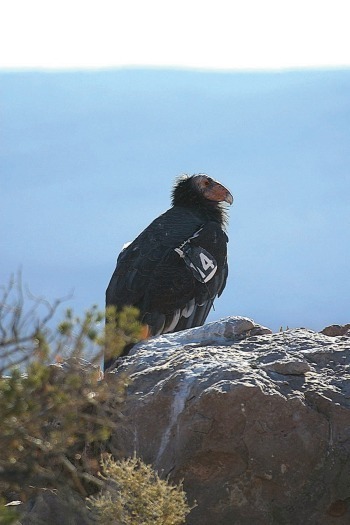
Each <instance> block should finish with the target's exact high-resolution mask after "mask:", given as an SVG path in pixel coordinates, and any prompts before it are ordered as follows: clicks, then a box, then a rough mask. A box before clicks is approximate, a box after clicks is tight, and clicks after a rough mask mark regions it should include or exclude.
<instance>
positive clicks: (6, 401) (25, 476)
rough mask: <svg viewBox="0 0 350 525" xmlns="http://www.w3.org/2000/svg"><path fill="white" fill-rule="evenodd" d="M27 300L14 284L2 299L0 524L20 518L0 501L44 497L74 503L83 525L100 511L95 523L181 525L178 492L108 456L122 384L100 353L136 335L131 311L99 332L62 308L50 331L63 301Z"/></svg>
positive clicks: (97, 315) (93, 314) (114, 350)
mask: <svg viewBox="0 0 350 525" xmlns="http://www.w3.org/2000/svg"><path fill="white" fill-rule="evenodd" d="M26 298H28V301H29V303H28V304H27V303H26V301H25V294H24V292H23V287H22V285H21V282H20V280H18V281H17V282H16V281H15V280H14V279H13V280H12V281H11V282H10V283H9V285H8V286H6V287H4V288H3V289H2V297H1V298H0V421H1V435H0V523H8V524H10V523H14V522H15V520H16V519H18V513H17V512H14V508H13V507H11V506H10V507H9V506H6V503H7V504H8V503H9V502H11V501H13V500H19V501H21V502H23V503H25V502H27V501H28V500H31V499H32V498H35V497H37V496H38V495H39V494H42V493H43V492H45V491H50V492H51V493H52V494H56V495H57V496H61V497H62V498H64V500H65V502H71V504H72V506H73V505H74V506H77V505H78V506H79V511H80V512H81V513H82V514H83V515H84V516H86V520H87V522H88V520H89V519H91V517H92V516H93V515H94V514H98V515H99V517H100V518H99V521H98V522H99V523H110V524H113V523H118V524H135V525H136V524H138V523H140V524H141V523H143V524H144V525H147V524H148V523H151V521H150V520H151V519H152V523H154V524H161V523H162V524H163V523H164V525H168V524H169V525H170V524H174V525H175V524H179V523H183V520H184V516H185V515H186V513H188V512H189V508H188V506H187V504H186V498H185V494H184V493H183V491H182V488H181V486H179V487H175V486H172V485H170V484H169V483H168V482H167V481H164V480H161V479H160V478H159V477H158V475H157V474H156V473H155V472H153V471H152V469H151V467H149V466H146V465H144V464H143V463H142V462H141V461H140V460H138V459H137V458H133V459H128V460H124V461H119V462H116V461H114V459H113V457H112V456H111V455H110V454H109V453H110V452H112V453H114V454H117V451H114V450H110V446H109V437H110V435H111V433H112V432H113V433H114V434H117V433H118V427H119V426H120V425H121V424H122V422H121V418H120V404H121V402H122V400H123V398H124V396H125V386H126V385H127V382H128V378H127V377H125V376H124V377H122V378H119V379H118V380H117V381H116V380H113V379H111V380H110V381H106V380H103V374H102V373H101V369H100V363H101V359H102V356H103V351H104V349H105V348H106V349H107V352H108V355H110V356H112V355H115V356H117V355H118V354H119V353H120V352H121V350H122V348H123V346H124V345H125V344H128V343H130V342H135V341H137V340H138V339H139V338H140V334H141V333H142V332H141V331H142V326H141V325H140V323H139V322H138V320H137V311H135V309H133V308H127V309H125V310H124V311H123V312H118V313H116V312H115V311H113V309H109V310H108V311H107V313H106V316H107V320H108V323H107V329H106V330H104V329H103V328H104V318H105V316H104V314H102V313H101V312H99V311H98V309H97V308H96V307H93V308H92V309H90V310H89V311H87V312H86V313H85V315H84V316H82V317H78V316H74V315H73V312H72V311H71V310H67V311H66V313H65V315H64V317H63V320H62V321H61V322H60V323H59V324H58V325H57V326H55V325H54V323H53V321H54V316H55V315H56V314H57V311H58V309H59V307H61V305H62V301H56V302H55V303H54V304H53V305H51V304H49V303H48V302H47V301H45V300H43V299H37V298H34V297H33V296H31V295H30V294H26ZM52 326H54V327H52ZM86 356H88V359H89V361H86V360H85V358H86ZM52 363H53V364H52ZM106 454H107V455H106ZM101 457H102V460H101ZM101 461H102V469H103V475H100V473H99V471H100V468H101V466H100V465H101ZM127 494H130V498H127V497H126V495H127ZM88 497H89V499H88V500H87V498H88ZM87 501H88V502H89V504H88V505H86V502H87ZM107 507H108V508H107ZM151 507H152V508H153V507H154V509H155V510H152V511H150V510H149V509H150V508H151ZM111 509H112V510H113V512H112V510H111ZM147 509H148V510H147ZM111 512H112V514H111ZM139 512H140V513H141V514H140V517H138V513H139ZM147 513H148V514H147ZM106 516H109V517H108V520H109V521H106V520H107V518H106ZM141 516H142V518H141ZM151 516H152V517H151ZM147 519H148V520H149V521H147ZM101 520H105V521H101ZM162 520H163V521H162ZM181 520H182V521H181ZM62 525H64V523H63V524H62Z"/></svg>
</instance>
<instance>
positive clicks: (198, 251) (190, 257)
mask: <svg viewBox="0 0 350 525" xmlns="http://www.w3.org/2000/svg"><path fill="white" fill-rule="evenodd" d="M175 251H176V253H178V254H179V255H180V257H182V258H183V259H184V261H185V263H186V265H187V266H188V268H190V270H191V271H192V273H193V275H194V277H195V278H196V279H197V281H199V282H201V283H207V282H208V281H210V279H211V278H212V277H214V275H215V272H216V270H217V269H218V265H217V262H216V260H215V259H214V257H213V256H212V255H211V254H210V253H209V252H207V250H205V249H204V248H201V247H200V246H191V244H190V243H189V242H186V243H184V244H183V245H181V247H180V248H175Z"/></svg>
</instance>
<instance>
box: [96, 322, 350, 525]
mask: <svg viewBox="0 0 350 525" xmlns="http://www.w3.org/2000/svg"><path fill="white" fill-rule="evenodd" d="M125 372H127V373H128V374H130V376H131V380H132V381H131V383H130V384H129V386H128V395H127V398H126V401H125V404H124V407H123V414H124V416H125V419H124V424H123V429H122V431H120V432H118V433H117V434H116V436H114V437H113V439H112V443H111V445H112V447H113V449H114V450H119V451H120V454H121V455H124V456H130V455H133V454H134V452H136V454H137V455H139V456H140V457H142V459H143V460H144V461H146V462H147V463H151V464H152V465H153V466H154V467H155V468H156V469H157V470H158V471H160V472H162V473H163V475H164V476H167V475H170V478H171V479H172V480H174V481H179V480H181V479H183V480H184V488H185V490H186V492H187V495H188V498H189V501H190V502H193V501H194V500H196V501H197V507H196V508H195V509H194V510H193V511H192V512H191V513H190V515H189V517H188V520H187V523H188V524H189V525H255V524H256V525H258V524H259V525H270V524H276V525H283V524H291V525H304V524H308V525H333V524H334V525H338V524H339V525H345V524H347V525H348V524H349V523H350V380H349V379H350V341H349V339H347V338H344V337H337V336H335V337H329V336H327V335H324V334H322V333H316V332H313V331H311V330H306V329H293V330H287V331H285V332H279V333H276V334H272V333H271V330H269V329H267V328H265V327H262V326H259V325H257V324H256V323H254V322H253V321H252V320H250V319H246V318H236V317H231V318H227V319H223V320H222V321H219V322H216V323H208V324H207V325H205V326H204V327H200V328H194V329H191V330H187V331H184V332H180V333H177V334H167V335H162V336H161V337H158V338H153V339H150V340H149V341H147V342H144V343H140V344H139V345H137V346H136V347H135V348H134V349H133V351H132V355H129V356H128V357H126V358H123V359H121V360H120V366H119V367H118V368H117V369H116V370H114V371H113V372H111V373H108V374H107V375H106V378H108V380H109V381H113V380H114V378H116V377H118V376H120V375H121V374H125Z"/></svg>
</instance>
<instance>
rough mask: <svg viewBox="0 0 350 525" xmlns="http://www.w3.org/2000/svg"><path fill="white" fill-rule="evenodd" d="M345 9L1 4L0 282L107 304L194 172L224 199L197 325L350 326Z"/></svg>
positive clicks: (349, 57) (349, 61)
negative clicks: (120, 273)
mask: <svg viewBox="0 0 350 525" xmlns="http://www.w3.org/2000/svg"><path fill="white" fill-rule="evenodd" d="M346 4H347V2H345V1H339V0H332V2H328V1H327V2H325V1H322V0H320V1H317V2H316V1H313V0H307V1H306V0H303V1H300V0H295V1H292V2H290V1H284V2H281V1H272V0H266V1H264V2H261V1H252V0H245V1H244V2H243V1H242V2H232V1H230V2H224V1H222V0H218V1H216V2H215V3H210V4H209V3H205V2H203V1H202V2H197V1H190V0H187V1H183V0H179V1H177V2H176V3H175V2H164V0H163V1H158V0H150V1H148V2H144V1H128V2H119V1H114V2H111V1H106V0H100V1H98V2H97V1H96V2H91V1H84V2H81V1H80V0H76V1H74V0H70V1H66V0H61V1H59V2H56V1H54V0H52V1H50V2H48V1H47V0H46V1H39V0H31V1H30V2H28V0H26V1H19V0H11V1H5V2H2V3H1V5H0V136H1V140H0V187H1V194H2V195H3V196H4V197H3V202H2V207H1V210H0V213H3V216H2V218H1V221H0V234H1V239H0V241H1V244H2V246H4V247H5V250H4V251H3V252H2V253H5V255H3V256H2V265H1V270H2V272H3V274H2V275H0V278H1V281H2V282H4V281H5V282H6V281H7V278H8V276H9V275H10V274H11V273H12V272H14V271H16V270H17V269H18V268H20V267H21V268H22V270H23V277H24V281H25V283H27V284H28V287H29V289H30V290H31V292H32V293H34V294H35V295H40V296H43V297H46V298H48V299H49V300H50V299H53V300H54V299H56V298H58V297H65V296H67V295H69V294H70V293H71V292H72V293H73V296H72V297H73V307H77V308H78V310H79V311H81V310H82V309H84V308H86V307H88V306H90V305H91V304H94V303H97V304H98V305H99V306H103V303H104V290H105V287H106V285H107V283H108V280H109V278H110V275H111V273H112V271H113V269H114V265H115V260H116V256H117V254H118V252H119V250H120V248H121V246H122V245H123V244H124V243H125V242H127V241H130V240H132V239H133V238H135V236H136V235H137V234H138V233H139V232H140V231H141V230H142V229H143V228H144V227H145V226H147V224H149V222H151V220H153V219H154V218H155V217H156V216H157V215H159V214H160V213H161V212H163V211H164V210H165V209H166V208H167V207H168V206H169V193H170V188H171V185H172V183H173V181H174V179H175V177H176V176H178V175H179V174H181V173H183V172H186V173H196V172H197V173H198V172H207V173H209V175H211V176H213V177H214V178H217V179H219V180H220V181H221V182H223V183H224V184H225V185H226V186H228V187H229V188H230V190H231V191H232V193H233V194H234V196H235V202H234V205H233V206H232V208H231V210H230V213H231V220H230V230H229V235H230V244H229V259H230V278H229V281H228V285H227V288H226V290H225V292H224V294H223V295H222V297H221V298H220V299H219V300H218V301H217V303H216V305H215V311H213V312H211V314H210V320H216V319H218V318H220V317H224V316H227V315H245V316H248V317H253V318H254V319H255V321H257V322H260V323H262V324H265V325H267V326H270V327H271V328H272V329H274V330H277V329H278V328H279V327H280V326H284V327H286V326H308V327H310V328H313V329H321V328H322V327H323V326H325V325H326V324H331V323H346V322H349V318H348V297H349V295H350V288H349V286H350V283H349V279H348V267H349V258H350V252H349V246H350V241H349V229H348V226H347V225H348V224H349V221H350V215H349V214H350V209H349V205H348V194H349V183H350V175H349V173H350V168H349V166H350V158H349V154H350V152H349V147H348V137H349V136H350V95H349V93H350V87H349V86H350V77H349V67H350V51H349V50H350V32H349V30H348V20H349V16H348V7H347V5H346ZM130 66H131V67H130ZM33 70H34V71H35V72H34V73H33ZM62 70H64V73H63V72H62ZM66 70H69V72H67V71H66ZM252 70H258V72H257V73H253V72H252ZM18 71H22V72H18ZM38 71H39V73H38ZM14 72H15V73H14ZM239 72H243V73H242V74H241V73H239ZM265 72H266V73H265ZM145 196H146V197H147V202H146V203H144V200H143V199H144V197H145ZM13 210H16V213H13ZM136 210H137V211H136ZM138 210H140V212H139V211H138Z"/></svg>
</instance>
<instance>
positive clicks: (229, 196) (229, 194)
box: [225, 190, 233, 205]
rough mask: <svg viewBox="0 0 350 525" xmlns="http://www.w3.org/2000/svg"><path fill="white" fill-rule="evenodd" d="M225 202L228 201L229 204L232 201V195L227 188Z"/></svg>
mask: <svg viewBox="0 0 350 525" xmlns="http://www.w3.org/2000/svg"><path fill="white" fill-rule="evenodd" d="M225 202H228V203H229V204H230V205H231V204H232V203H233V196H232V195H231V193H230V192H229V191H228V190H227V194H226V198H225Z"/></svg>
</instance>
